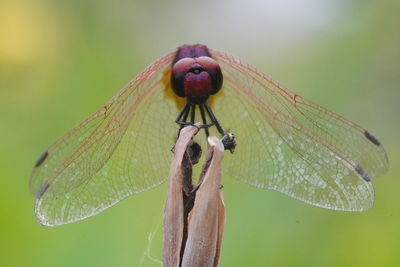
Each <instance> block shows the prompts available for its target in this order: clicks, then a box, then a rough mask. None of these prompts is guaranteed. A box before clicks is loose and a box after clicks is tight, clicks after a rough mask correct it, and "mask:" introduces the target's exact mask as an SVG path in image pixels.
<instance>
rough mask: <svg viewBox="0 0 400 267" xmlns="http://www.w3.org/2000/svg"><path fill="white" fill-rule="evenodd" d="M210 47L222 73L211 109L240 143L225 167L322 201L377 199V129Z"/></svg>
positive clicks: (350, 206)
mask: <svg viewBox="0 0 400 267" xmlns="http://www.w3.org/2000/svg"><path fill="white" fill-rule="evenodd" d="M211 53H212V55H213V57H214V58H215V59H216V60H217V61H218V62H219V64H220V65H221V69H222V70H223V75H224V85H223V89H222V90H221V94H223V97H220V96H216V97H215V99H214V103H213V110H214V113H215V115H216V116H217V118H218V119H219V121H220V123H221V124H222V126H223V127H225V128H226V129H229V130H230V131H231V132H233V133H235V135H236V136H237V143H238V145H237V148H236V151H235V153H234V155H232V156H230V158H229V159H226V160H225V161H224V163H225V167H224V170H225V171H226V172H227V173H229V174H230V175H231V176H233V177H236V178H237V179H239V180H241V181H243V182H246V183H249V184H251V185H253V186H256V187H261V188H268V189H274V190H277V191H280V192H283V193H285V194H287V195H289V196H291V197H294V198H296V199H299V200H302V201H304V202H306V203H310V204H313V205H316V206H320V207H324V208H330V209H337V210H349V211H361V210H366V209H368V208H370V207H371V206H372V204H373V202H374V190H373V186H372V183H371V182H370V179H371V178H372V177H375V176H379V175H382V174H384V173H385V172H386V171H387V169H388V160H387V157H386V154H385V151H384V149H383V147H382V146H381V145H380V143H379V141H378V140H377V139H376V138H375V137H373V136H372V135H371V134H370V133H369V132H367V131H366V130H364V129H363V128H361V127H360V126H358V125H356V124H354V123H352V122H350V121H348V120H346V119H345V118H343V117H341V116H340V115H338V114H336V113H334V112H332V111H329V110H327V109H325V108H323V107H321V106H319V105H317V104H315V103H313V102H311V101H309V100H306V99H304V98H303V97H301V96H299V95H297V94H295V93H293V92H292V91H290V90H289V89H287V88H284V87H283V86H282V85H280V84H279V83H277V82H276V81H274V80H272V79H271V78H270V77H268V76H265V75H263V74H261V73H259V72H257V71H255V70H254V69H253V68H251V67H250V66H248V65H246V64H243V63H242V62H240V61H239V60H236V59H234V58H233V57H231V56H228V55H225V54H223V53H221V52H218V51H214V50H211Z"/></svg>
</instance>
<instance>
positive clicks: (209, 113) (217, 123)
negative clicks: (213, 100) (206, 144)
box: [204, 103, 225, 136]
mask: <svg viewBox="0 0 400 267" xmlns="http://www.w3.org/2000/svg"><path fill="white" fill-rule="evenodd" d="M204 107H205V108H206V111H207V114H208V116H210V119H211V122H212V123H213V124H214V125H215V127H217V130H218V132H219V133H220V134H221V135H222V136H224V135H225V131H224V130H223V129H222V127H221V125H220V124H219V122H218V121H217V119H216V118H215V115H214V113H213V112H212V110H211V107H210V106H209V105H208V104H207V103H204Z"/></svg>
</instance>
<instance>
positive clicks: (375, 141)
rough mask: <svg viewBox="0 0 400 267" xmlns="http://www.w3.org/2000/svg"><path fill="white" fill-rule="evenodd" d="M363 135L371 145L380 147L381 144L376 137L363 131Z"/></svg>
mask: <svg viewBox="0 0 400 267" xmlns="http://www.w3.org/2000/svg"><path fill="white" fill-rule="evenodd" d="M364 135H365V137H367V138H368V140H369V141H371V142H372V143H373V144H375V145H377V146H380V145H381V142H379V141H378V139H376V137H375V136H373V135H372V134H371V133H370V132H368V131H365V132H364Z"/></svg>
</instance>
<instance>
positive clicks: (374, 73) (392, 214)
mask: <svg viewBox="0 0 400 267" xmlns="http://www.w3.org/2000/svg"><path fill="white" fill-rule="evenodd" d="M399 11H400V4H399V1H397V0H380V1H378V0H376V1H373V0H371V1H361V0H355V1H345V0H339V1H337V0H336V1H333V0H327V1H319V0H304V1H289V0H284V1H263V0H258V1H239V0H236V1H211V0H210V1H161V0H160V1H145V0H141V1H128V0H116V1H94V0H89V1H76V0H69V1H67V0H64V1H50V0H47V1H46V0H17V1H16V0H3V1H1V2H0V101H1V105H0V122H1V124H0V125H1V126H0V149H1V150H0V266H140V265H142V266H159V265H160V264H159V262H157V261H159V260H160V259H161V240H162V225H161V222H162V212H163V202H164V199H165V192H166V186H165V185H163V186H160V187H159V188H156V189H154V190H152V191H149V192H146V193H143V194H139V195H137V196H135V197H131V198H129V199H127V200H125V201H122V202H121V203H120V204H118V205H117V206H115V207H113V208H111V209H109V210H107V211H105V212H103V213H101V214H99V215H97V216H95V217H92V218H90V219H87V220H84V221H81V222H78V223H74V224H71V225H65V226H61V227H56V228H46V227H43V226H40V225H39V224H38V223H37V222H36V221H35V218H34V214H33V200H34V198H33V196H32V195H31V194H30V192H29V189H28V180H29V176H30V172H31V168H32V167H33V164H34V162H35V160H36V159H37V157H38V155H39V154H40V152H41V151H43V150H44V149H45V148H46V147H47V146H48V145H49V144H51V143H52V142H53V141H54V140H55V139H56V138H58V137H60V136H61V135H62V134H64V133H65V132H66V131H67V130H69V129H71V128H72V127H73V126H74V125H75V124H76V123H78V122H80V121H81V120H82V119H84V118H85V117H86V116H87V115H89V114H90V113H91V112H93V111H95V110H96V109H97V108H99V107H100V106H101V105H102V104H104V103H105V102H106V101H107V100H108V99H109V98H110V97H111V96H112V95H113V94H114V93H115V92H116V91H117V90H119V89H120V88H121V87H122V86H124V85H125V84H126V83H127V82H128V81H129V80H130V79H131V78H133V77H134V76H135V75H136V74H137V73H138V72H139V71H140V70H142V69H143V68H144V67H145V66H147V65H148V64H149V63H151V62H152V61H153V60H155V59H156V58H158V57H159V56H161V55H163V54H164V53H167V52H169V51H172V50H173V49H175V48H176V47H177V46H178V45H181V44H184V43H189V44H190V43H197V42H199V43H204V44H207V45H208V46H209V47H212V48H215V49H219V50H222V51H226V52H228V53H231V54H233V55H236V56H237V57H239V58H241V59H243V60H244V61H247V62H249V63H251V64H252V65H255V66H257V68H258V69H259V70H262V71H265V72H267V73H269V74H271V75H272V76H273V77H274V78H275V79H277V80H279V81H281V82H282V83H284V84H285V85H286V86H288V87H290V88H292V89H294V90H295V91H296V92H298V93H300V94H301V95H303V96H305V97H307V98H309V99H311V100H314V101H316V102H318V103H320V104H322V105H324V106H326V107H328V108H329V109H332V110H334V111H336V112H338V113H340V114H343V115H344V116H346V117H348V118H350V119H351V120H353V121H355V122H358V123H359V124H361V125H363V126H364V127H366V128H367V129H369V130H371V131H372V132H373V133H374V134H376V136H378V138H379V140H380V141H381V142H382V143H383V144H384V146H385V148H386V150H387V152H388V155H389V159H390V171H389V173H388V174H387V175H386V176H385V177H383V178H378V179H376V180H374V184H375V187H376V196H377V198H376V204H375V206H374V207H373V208H372V209H371V210H370V211H367V212H363V213H349V212H337V211H330V210H324V209H319V208H315V207H312V206H309V205H306V204H303V203H301V202H298V201H296V200H293V199H290V198H288V197H287V196H284V195H283V194H280V193H277V192H272V191H263V190H260V189H255V188H252V187H250V186H247V185H244V184H241V183H240V182H237V181H236V180H233V179H230V178H229V177H225V178H224V179H223V183H224V186H225V187H224V196H225V204H226V207H227V216H228V217H227V224H226V228H225V229H226V230H225V236H224V241H223V250H222V258H221V266H400V208H399V205H400V188H399V186H400V179H399V177H398V176H399V174H400V167H399V156H400V143H399V134H398V132H399V130H400V118H399V117H400V114H399V112H400V104H399V100H400V86H399V85H400V50H399V48H400V30H399V29H400V16H399ZM149 236H150V237H151V238H150V241H149V240H148V239H149ZM152 258H154V259H152Z"/></svg>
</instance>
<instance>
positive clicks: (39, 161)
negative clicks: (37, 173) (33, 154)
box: [35, 151, 49, 168]
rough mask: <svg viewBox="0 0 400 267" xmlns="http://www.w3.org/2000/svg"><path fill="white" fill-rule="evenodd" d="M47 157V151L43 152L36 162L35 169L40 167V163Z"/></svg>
mask: <svg viewBox="0 0 400 267" xmlns="http://www.w3.org/2000/svg"><path fill="white" fill-rule="evenodd" d="M48 155H49V152H47V151H45V152H43V153H42V155H40V157H39V158H38V160H37V161H36V164H35V167H36V168H37V167H39V166H40V165H42V163H43V162H44V161H45V160H46V159H47V156H48Z"/></svg>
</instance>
